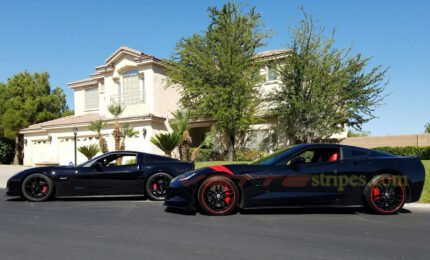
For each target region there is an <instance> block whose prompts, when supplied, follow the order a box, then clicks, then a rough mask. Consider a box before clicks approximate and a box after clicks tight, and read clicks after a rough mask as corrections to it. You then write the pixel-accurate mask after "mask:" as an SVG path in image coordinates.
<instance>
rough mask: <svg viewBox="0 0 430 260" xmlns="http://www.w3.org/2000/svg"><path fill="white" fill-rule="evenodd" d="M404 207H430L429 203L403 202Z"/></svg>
mask: <svg viewBox="0 0 430 260" xmlns="http://www.w3.org/2000/svg"><path fill="white" fill-rule="evenodd" d="M405 208H424V209H430V203H418V202H415V203H411V204H405Z"/></svg>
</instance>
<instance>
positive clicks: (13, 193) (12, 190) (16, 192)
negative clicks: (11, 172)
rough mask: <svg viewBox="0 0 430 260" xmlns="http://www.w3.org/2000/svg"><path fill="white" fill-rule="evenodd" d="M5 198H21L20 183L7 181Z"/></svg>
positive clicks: (18, 181)
mask: <svg viewBox="0 0 430 260" xmlns="http://www.w3.org/2000/svg"><path fill="white" fill-rule="evenodd" d="M6 196H9V197H18V196H21V181H20V180H13V179H11V180H9V181H8V182H7V185H6Z"/></svg>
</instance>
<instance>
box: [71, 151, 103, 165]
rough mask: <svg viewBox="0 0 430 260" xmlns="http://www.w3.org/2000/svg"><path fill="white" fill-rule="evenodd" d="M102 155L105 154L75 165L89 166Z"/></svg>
mask: <svg viewBox="0 0 430 260" xmlns="http://www.w3.org/2000/svg"><path fill="white" fill-rule="evenodd" d="M103 156H105V154H101V155H99V156H96V157H94V158H91V159H90V160H88V161H85V162H83V163H81V164H78V165H76V167H89V166H90V165H91V164H92V162H94V161H97V160H98V159H100V158H102V157H103Z"/></svg>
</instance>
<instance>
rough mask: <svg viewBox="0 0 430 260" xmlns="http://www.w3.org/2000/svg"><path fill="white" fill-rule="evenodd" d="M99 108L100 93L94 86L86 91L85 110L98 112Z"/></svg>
mask: <svg viewBox="0 0 430 260" xmlns="http://www.w3.org/2000/svg"><path fill="white" fill-rule="evenodd" d="M98 108H99V91H98V87H97V86H94V87H91V88H87V89H85V110H96V109H98Z"/></svg>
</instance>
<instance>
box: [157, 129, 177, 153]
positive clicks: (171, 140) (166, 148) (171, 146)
mask: <svg viewBox="0 0 430 260" xmlns="http://www.w3.org/2000/svg"><path fill="white" fill-rule="evenodd" d="M150 140H151V143H153V144H155V145H156V146H157V147H158V148H160V149H161V150H162V151H163V152H164V153H165V154H166V155H167V156H169V157H172V151H173V150H175V148H176V147H177V146H178V144H179V142H180V141H181V136H180V135H178V134H177V133H176V132H172V133H166V134H162V133H161V134H157V135H155V136H153V137H151V139H150Z"/></svg>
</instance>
